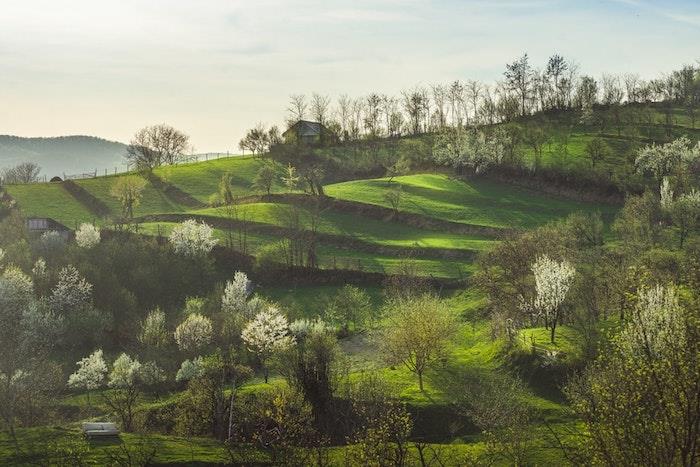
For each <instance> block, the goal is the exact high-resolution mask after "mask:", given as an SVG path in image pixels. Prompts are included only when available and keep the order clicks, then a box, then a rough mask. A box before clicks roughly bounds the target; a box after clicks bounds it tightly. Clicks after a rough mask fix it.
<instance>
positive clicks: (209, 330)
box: [174, 313, 213, 353]
mask: <svg viewBox="0 0 700 467" xmlns="http://www.w3.org/2000/svg"><path fill="white" fill-rule="evenodd" d="M212 335H213V326H212V324H211V320H210V319H209V318H207V317H206V316H202V315H200V314H199V313H192V314H190V315H188V316H187V318H185V320H184V321H183V322H182V323H180V325H179V326H178V327H177V328H176V329H175V334H174V336H175V342H176V343H177V346H178V347H179V348H180V350H182V351H183V352H188V353H196V352H197V351H198V350H200V349H202V348H203V347H204V346H206V345H208V344H209V343H210V342H211V339H212Z"/></svg>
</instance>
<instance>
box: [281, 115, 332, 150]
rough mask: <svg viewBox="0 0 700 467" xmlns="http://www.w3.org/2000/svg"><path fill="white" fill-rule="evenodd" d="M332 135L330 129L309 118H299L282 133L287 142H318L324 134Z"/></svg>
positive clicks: (310, 143)
mask: <svg viewBox="0 0 700 467" xmlns="http://www.w3.org/2000/svg"><path fill="white" fill-rule="evenodd" d="M326 135H330V133H329V131H328V129H327V128H326V127H325V126H324V125H322V124H320V123H318V122H311V121H308V120H299V121H298V122H296V123H295V124H294V125H292V126H290V127H289V129H288V130H287V131H285V132H284V133H282V136H283V137H284V141H285V143H297V142H299V143H302V144H309V145H312V144H318V143H320V142H321V141H322V140H323V138H324V136H326Z"/></svg>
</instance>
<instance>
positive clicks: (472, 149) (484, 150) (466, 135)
mask: <svg viewBox="0 0 700 467" xmlns="http://www.w3.org/2000/svg"><path fill="white" fill-rule="evenodd" d="M504 156H505V145H504V142H503V141H502V140H501V137H500V135H492V136H488V137H487V136H486V135H485V134H484V133H483V132H481V131H478V130H474V129H470V130H465V129H462V128H457V129H448V130H446V131H444V132H443V133H441V134H440V135H438V137H437V138H436V140H435V145H434V147H433V157H434V158H435V161H436V162H438V163H440V164H447V165H451V166H453V167H455V168H457V169H463V168H468V169H470V170H472V171H474V173H481V172H483V171H485V170H486V169H488V168H489V167H490V166H492V165H498V164H500V163H501V162H502V161H503V158H504Z"/></svg>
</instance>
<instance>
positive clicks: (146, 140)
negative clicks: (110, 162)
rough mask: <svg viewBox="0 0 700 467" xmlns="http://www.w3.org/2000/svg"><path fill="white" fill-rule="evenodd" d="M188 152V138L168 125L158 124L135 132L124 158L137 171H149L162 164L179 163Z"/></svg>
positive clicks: (189, 147)
mask: <svg viewBox="0 0 700 467" xmlns="http://www.w3.org/2000/svg"><path fill="white" fill-rule="evenodd" d="M189 150H191V146H190V137H189V136H187V135H186V134H185V133H183V132H181V131H179V130H176V129H175V128H173V127H171V126H169V125H166V124H159V125H152V126H147V127H144V128H142V129H140V130H139V131H137V132H136V134H135V135H134V137H133V139H132V140H131V142H130V143H129V146H127V155H126V158H127V160H128V161H129V164H130V165H131V166H133V167H136V168H137V169H138V170H144V171H151V170H153V169H154V168H156V167H159V166H160V165H163V164H168V165H172V164H175V163H176V162H179V161H180V160H182V159H183V158H184V157H185V154H186V153H187V152H188V151H189Z"/></svg>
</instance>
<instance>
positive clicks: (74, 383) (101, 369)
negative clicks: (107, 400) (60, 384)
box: [68, 349, 107, 404]
mask: <svg viewBox="0 0 700 467" xmlns="http://www.w3.org/2000/svg"><path fill="white" fill-rule="evenodd" d="M77 365H78V369H77V370H76V371H75V373H73V374H72V375H70V377H69V378H68V386H70V387H72V388H77V389H84V390H85V391H86V392H87V400H88V404H90V391H94V390H95V389H99V388H100V387H102V385H103V384H104V381H105V375H106V374H107V363H106V362H105V359H104V357H103V355H102V349H98V350H95V351H94V352H93V353H92V354H90V355H89V356H87V357H85V358H83V359H81V360H79V361H78V362H77Z"/></svg>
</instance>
